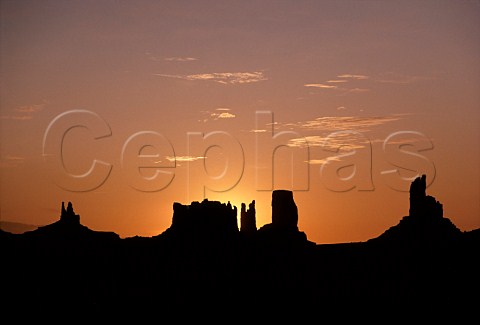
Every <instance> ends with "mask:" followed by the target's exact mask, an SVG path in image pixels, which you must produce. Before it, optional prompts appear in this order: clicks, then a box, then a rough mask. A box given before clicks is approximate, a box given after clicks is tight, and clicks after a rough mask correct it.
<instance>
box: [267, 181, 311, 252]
mask: <svg viewBox="0 0 480 325" xmlns="http://www.w3.org/2000/svg"><path fill="white" fill-rule="evenodd" d="M297 223H298V209H297V205H296V204H295V201H294V200H293V192H292V191H288V190H274V191H273V192H272V223H270V224H266V225H264V226H262V227H261V228H260V229H259V230H258V238H259V239H260V241H261V242H263V243H264V244H267V245H274V246H277V247H278V246H279V245H281V246H284V247H292V248H293V247H303V246H304V245H306V244H308V245H315V244H314V243H313V242H310V241H309V240H307V235H306V234H305V233H304V232H303V231H299V230H298V225H297Z"/></svg>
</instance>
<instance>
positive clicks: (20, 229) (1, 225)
mask: <svg viewBox="0 0 480 325" xmlns="http://www.w3.org/2000/svg"><path fill="white" fill-rule="evenodd" d="M38 227H39V226H36V225H30V224H25V223H20V222H12V221H0V230H3V231H6V232H9V233H12V234H23V233H24V232H27V231H31V230H35V229H37V228H38Z"/></svg>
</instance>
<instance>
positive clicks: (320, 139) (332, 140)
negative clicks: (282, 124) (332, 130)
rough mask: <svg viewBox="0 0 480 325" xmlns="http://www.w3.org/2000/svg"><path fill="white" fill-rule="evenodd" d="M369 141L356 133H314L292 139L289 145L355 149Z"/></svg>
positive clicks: (362, 146)
mask: <svg viewBox="0 0 480 325" xmlns="http://www.w3.org/2000/svg"><path fill="white" fill-rule="evenodd" d="M368 143H369V142H367V141H366V140H365V139H360V138H359V136H358V134H355V133H349V132H344V133H338V134H335V135H334V136H319V135H312V136H306V137H304V138H295V139H291V140H290V141H289V142H288V144H287V145H288V146H289V147H296V148H306V147H324V148H326V149H328V148H339V147H342V148H343V149H348V150H354V149H361V148H364V147H365V146H366V145H367V144H368Z"/></svg>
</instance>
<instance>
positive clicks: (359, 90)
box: [348, 88, 370, 93]
mask: <svg viewBox="0 0 480 325" xmlns="http://www.w3.org/2000/svg"><path fill="white" fill-rule="evenodd" d="M367 91H370V89H368V88H352V89H348V92H349V93H364V92H367Z"/></svg>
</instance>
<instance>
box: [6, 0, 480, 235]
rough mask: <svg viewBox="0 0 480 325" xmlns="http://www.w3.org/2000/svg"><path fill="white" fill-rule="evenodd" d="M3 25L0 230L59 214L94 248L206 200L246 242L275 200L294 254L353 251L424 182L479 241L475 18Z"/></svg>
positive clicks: (127, 5)
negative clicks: (294, 234) (301, 245)
mask: <svg viewBox="0 0 480 325" xmlns="http://www.w3.org/2000/svg"><path fill="white" fill-rule="evenodd" d="M0 6H1V10H0V12H1V20H2V25H1V33H2V34H1V42H2V46H1V48H0V51H1V52H0V53H1V57H0V58H1V60H0V65H1V86H2V87H1V88H2V91H1V96H0V104H1V105H0V138H1V146H0V179H1V185H0V194H1V195H0V197H1V199H0V212H1V213H0V221H13V222H20V223H25V224H33V225H46V224H49V223H52V222H54V221H56V220H57V218H58V213H59V211H58V209H59V204H60V203H61V202H62V201H65V202H67V201H71V202H72V203H73V204H74V207H75V210H76V211H77V212H78V213H79V214H80V215H81V220H82V224H84V225H86V226H88V227H89V228H91V229H94V230H105V231H113V232H116V233H117V234H119V235H120V236H121V237H130V236H135V235H138V236H152V235H157V234H160V233H161V232H163V231H164V230H166V229H167V228H168V227H169V226H170V223H171V217H172V214H173V211H172V204H173V202H180V203H182V204H190V203H191V202H192V201H201V200H203V198H205V197H206V198H208V199H209V200H218V201H221V202H225V203H226V202H228V201H231V202H232V204H234V203H233V202H235V205H238V206H237V208H238V213H239V211H240V204H241V203H242V202H243V203H245V204H246V205H247V206H248V204H249V203H250V202H251V201H252V200H255V202H256V211H257V228H260V227H261V226H262V225H264V224H267V223H270V222H271V209H270V203H271V197H270V195H271V191H272V190H273V189H289V190H292V191H293V192H294V200H295V202H296V204H297V207H298V210H299V224H298V226H299V230H301V231H303V232H305V233H306V234H307V238H308V239H309V240H311V241H314V242H316V243H319V244H321V243H338V242H357V241H365V240H367V239H370V238H372V237H376V236H378V235H379V234H380V233H382V232H383V231H385V230H386V229H388V228H389V227H391V226H393V225H395V224H397V223H398V221H399V220H400V219H401V218H402V217H403V216H405V215H407V214H408V186H409V183H410V181H411V180H412V179H413V178H414V177H415V176H418V175H419V174H426V175H427V181H428V188H427V193H428V194H429V195H432V196H434V197H435V198H436V199H437V200H438V201H440V202H441V203H442V204H443V207H444V216H445V217H446V218H449V219H451V220H452V222H453V223H454V224H455V225H456V226H457V227H458V228H460V229H461V230H464V231H466V230H472V229H477V228H480V217H479V216H480V204H479V202H480V200H479V197H480V174H479V168H478V166H479V165H480V163H479V162H480V153H479V150H478V148H480V130H479V128H478V126H479V125H480V123H479V122H480V111H479V110H478V107H479V106H480V97H479V95H478V86H479V84H480V64H479V62H478V57H479V54H480V42H479V35H480V33H479V32H480V26H479V24H478V20H479V18H480V7H479V6H478V4H477V3H474V2H453V1H424V2H421V3H391V2H384V3H383V2H378V1H362V2H358V1H348V0H347V1H340V2H338V1H318V2H308V1H286V2H282V3H278V2H275V1H266V2H262V3H255V4H254V3H245V2H243V1H234V2H230V3H229V4H228V5H226V4H223V3H218V2H215V1H205V2H185V3H178V2H176V1H162V2H157V1H146V0H142V1H125V2H121V3H117V2H111V1H102V2H95V3H92V2H82V1H72V2H63V1H48V2H47V3H44V2H36V1H30V0H27V1H22V2H13V1H11V2H10V1H2V2H0ZM95 161H96V163H95ZM396 171H398V172H396ZM242 200H244V201H242ZM237 218H238V219H239V216H238V217H237ZM239 225H240V224H239Z"/></svg>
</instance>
